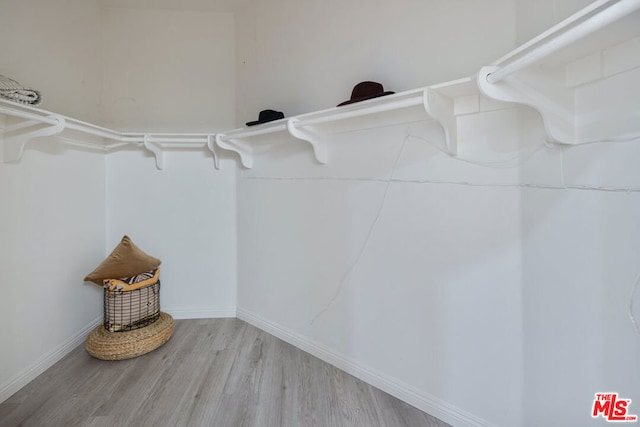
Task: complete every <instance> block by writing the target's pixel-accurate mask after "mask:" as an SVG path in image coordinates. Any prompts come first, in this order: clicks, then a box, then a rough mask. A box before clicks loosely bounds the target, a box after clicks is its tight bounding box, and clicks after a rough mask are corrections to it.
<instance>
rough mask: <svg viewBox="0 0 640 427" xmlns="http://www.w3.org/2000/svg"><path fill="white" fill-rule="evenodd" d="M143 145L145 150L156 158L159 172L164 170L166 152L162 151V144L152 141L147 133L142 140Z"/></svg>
mask: <svg viewBox="0 0 640 427" xmlns="http://www.w3.org/2000/svg"><path fill="white" fill-rule="evenodd" d="M142 145H144V148H146V149H147V150H149V151H151V153H152V154H153V156H154V157H155V158H156V168H158V170H163V169H164V151H162V146H160V144H158V143H156V142H153V141H151V137H150V136H149V134H148V133H145V134H144V136H143V139H142Z"/></svg>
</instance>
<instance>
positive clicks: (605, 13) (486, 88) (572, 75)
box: [477, 0, 640, 144]
mask: <svg viewBox="0 0 640 427" xmlns="http://www.w3.org/2000/svg"><path fill="white" fill-rule="evenodd" d="M639 79H640V0H599V1H595V2H593V3H592V4H590V5H589V6H587V7H586V8H584V9H582V10H581V11H579V12H578V13H576V14H574V15H572V16H570V17H569V18H567V19H565V20H564V21H562V22H560V23H559V24H557V25H556V26H554V27H552V28H550V29H549V30H547V31H545V32H544V33H542V34H540V35H539V36H537V37H535V38H533V39H532V40H530V41H529V42H527V43H525V44H524V45H522V46H520V47H519V48H517V49H515V50H514V51H512V52H511V53H509V54H508V55H506V56H504V57H502V58H501V59H499V60H498V61H496V62H495V63H494V64H493V65H492V66H487V67H484V68H482V69H481V70H480V72H479V73H478V76H477V80H478V87H479V88H480V90H481V91H482V92H483V93H484V94H486V95H487V96H489V97H491V98H494V99H497V100H501V101H506V102H514V103H518V104H523V105H528V106H530V107H533V108H534V109H536V110H537V111H538V112H539V113H540V114H541V116H542V119H543V122H544V126H545V131H546V133H547V136H548V139H549V140H550V141H553V142H559V143H564V144H581V143H589V142H597V141H605V140H631V139H636V138H639V137H640V120H639V119H640V117H639V105H640V103H639V101H638V100H639V99H640V84H638V80H639Z"/></svg>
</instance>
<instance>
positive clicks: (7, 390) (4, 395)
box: [0, 315, 102, 403]
mask: <svg viewBox="0 0 640 427" xmlns="http://www.w3.org/2000/svg"><path fill="white" fill-rule="evenodd" d="M100 323H102V315H100V316H99V317H98V318H96V319H95V320H94V321H92V322H91V323H90V324H89V325H88V326H85V327H84V328H82V329H81V330H80V331H78V332H77V333H76V334H74V335H73V336H72V337H71V338H69V339H67V340H66V341H65V342H63V343H62V344H60V345H59V346H58V347H56V348H54V349H53V350H51V351H50V352H48V353H46V354H45V355H43V356H42V357H40V358H39V359H38V360H36V361H35V362H34V363H33V364H31V366H29V367H27V368H26V369H25V370H23V371H22V372H19V373H18V374H17V375H15V376H14V377H13V378H12V379H10V380H9V381H7V382H6V383H5V384H0V403H2V402H4V401H5V400H7V399H8V398H9V397H11V396H12V395H13V394H14V393H15V392H17V391H18V390H20V389H21V388H22V387H24V386H26V385H27V384H29V383H30V382H31V381H33V380H34V379H35V378H36V377H37V376H38V375H40V374H41V373H43V372H44V371H46V370H47V369H49V368H50V367H51V366H53V365H54V364H55V363H56V362H57V361H59V360H60V359H62V358H63V357H64V356H66V355H67V354H69V353H70V352H71V350H73V349H74V348H76V347H77V346H78V345H80V344H81V343H83V342H84V340H85V339H86V338H87V335H89V332H91V330H93V328H95V327H96V326H98V325H99V324H100Z"/></svg>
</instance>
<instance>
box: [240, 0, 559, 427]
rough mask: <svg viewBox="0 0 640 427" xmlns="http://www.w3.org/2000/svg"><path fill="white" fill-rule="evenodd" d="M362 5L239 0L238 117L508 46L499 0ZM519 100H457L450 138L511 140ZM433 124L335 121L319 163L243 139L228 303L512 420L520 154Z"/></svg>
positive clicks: (465, 407)
mask: <svg viewBox="0 0 640 427" xmlns="http://www.w3.org/2000/svg"><path fill="white" fill-rule="evenodd" d="M369 6H370V7H363V4H362V3H361V2H360V3H358V4H353V3H349V4H345V2H330V4H324V3H323V4H319V3H313V2H310V1H306V2H293V1H278V2H276V4H275V5H274V4H273V3H271V4H269V7H267V5H262V4H259V2H256V4H251V7H250V8H249V9H248V10H247V11H246V14H241V15H239V17H238V27H237V28H238V32H239V35H238V38H237V40H238V119H239V120H241V119H242V121H245V120H249V119H250V118H251V117H252V115H253V116H255V115H257V111H259V110H260V109H263V108H269V107H270V108H275V109H280V110H283V111H284V112H285V113H286V114H287V115H293V114H298V113H302V112H306V111H311V110H314V109H321V108H327V107H331V106H335V105H336V104H337V103H338V102H340V101H342V100H345V99H348V98H349V95H350V92H351V88H352V87H353V85H354V84H355V83H357V82H359V81H362V80H369V79H372V80H377V81H380V82H382V83H384V85H385V87H386V88H387V89H389V90H396V91H400V90H406V89H411V88H414V87H419V86H424V85H427V84H431V83H437V82H440V81H447V80H453V79H456V78H459V77H463V76H468V75H472V74H473V73H474V72H476V71H477V70H478V69H479V67H480V66H482V65H485V64H488V63H490V62H491V61H492V60H494V59H496V58H497V57H499V56H501V55H502V54H503V53H505V52H507V51H508V50H510V49H511V48H513V47H514V41H515V26H514V25H515V24H514V16H515V11H514V9H513V4H512V3H511V2H507V1H492V2H482V3H480V2H477V3H474V2H450V1H447V2H438V1H430V2H413V1H401V2H393V3H391V2H376V3H375V4H374V5H369ZM478 34H483V37H478ZM436 35H437V37H435V36H436ZM525 113H526V112H525ZM525 113H523V114H525ZM518 114H519V113H518V112H517V111H501V112H496V113H487V114H486V115H484V117H483V118H482V120H478V119H477V118H475V117H467V118H462V119H461V121H462V122H463V123H464V126H463V128H462V130H461V137H462V138H463V139H465V141H466V143H465V144H464V145H463V146H462V147H461V153H463V154H464V155H465V156H467V158H469V159H477V160H485V159H486V160H491V161H493V160H495V159H496V157H498V159H506V158H508V157H511V156H513V155H522V153H521V152H519V151H518V147H519V142H518V133H517V126H516V125H514V123H517V118H518ZM486 123H490V124H491V126H486ZM496 124H497V125H498V127H496V126H494V125H496ZM483 126H484V128H483ZM496 129H497V130H496ZM483 131H487V132H488V133H483ZM407 132H409V133H411V134H412V135H413V137H411V138H409V139H405V136H406V135H407ZM442 141H443V133H442V129H440V128H439V127H437V126H436V127H434V126H433V124H429V123H427V122H426V121H425V122H416V123H411V124H408V125H402V126H394V127H387V128H374V129H371V130H368V131H361V132H351V133H345V134H340V135H332V136H331V138H330V142H329V164H328V165H326V166H319V165H317V164H316V163H315V161H314V160H313V159H312V157H311V155H310V150H309V148H308V147H305V146H304V145H301V144H300V143H295V142H292V143H287V142H286V141H279V142H280V143H281V146H279V147H272V149H271V150H269V151H266V152H262V153H260V154H259V155H257V157H256V159H255V163H256V164H255V166H254V168H253V169H252V170H249V171H243V172H242V174H241V178H240V179H239V182H238V248H239V258H238V263H239V264H238V272H239V273H238V310H239V315H240V316H241V317H242V318H245V319H247V320H249V321H251V322H253V323H255V324H257V325H259V326H261V327H265V328H267V329H268V330H269V331H271V332H274V333H276V334H277V335H279V336H281V337H283V338H285V339H287V340H289V341H291V342H294V343H296V344H297V345H300V346H301V347H303V348H305V349H308V350H311V351H313V352H314V353H315V354H317V355H320V356H321V357H324V358H325V359H326V360H329V361H331V362H332V363H335V364H337V365H338V366H340V367H343V368H345V369H347V370H348V371H350V372H353V373H354V374H356V375H358V376H360V377H361V378H364V379H366V380H367V381H370V382H372V383H373V384H375V385H377V386H380V387H382V388H383V389H385V390H387V391H390V392H392V393H394V394H396V395H397V396H400V397H402V398H403V399H405V400H407V401H409V402H410V403H412V404H414V405H417V406H419V407H421V408H422V409H425V410H428V411H429V412H431V413H433V414H434V415H436V416H440V417H442V418H443V419H444V420H446V421H449V422H453V423H456V424H459V425H462V423H469V424H471V423H484V422H488V423H495V424H496V425H505V426H507V425H509V426H514V425H521V424H522V417H523V409H522V405H523V401H522V390H523V377H524V374H523V366H522V364H523V354H522V351H523V345H524V342H523V335H522V332H523V312H522V307H523V303H522V276H521V267H522V266H521V260H522V254H521V244H522V242H521V218H520V215H521V213H520V191H519V189H518V187H512V188H509V187H506V188H505V187H503V186H502V185H504V184H510V185H514V184H517V183H519V182H520V176H519V171H518V170H517V168H506V169H495V168H493V169H492V168H483V167H479V166H474V165H471V164H468V163H464V162H460V161H457V160H452V159H451V158H449V157H448V156H446V155H444V154H442V153H441V152H440V151H438V149H437V148H440V147H442ZM432 144H433V145H432ZM524 146H525V148H527V147H528V148H534V147H529V146H527V145H526V144H525V145H524ZM400 153H401V155H400V159H399V161H398V163H397V165H396V164H395V163H396V158H397V157H398V155H399V154H400ZM461 155H462V154H461ZM548 155H549V154H548V153H538V157H540V158H541V159H542V160H544V159H546V156H548ZM391 176H393V182H392V183H390V184H388V180H389V179H390V178H391ZM497 396H499V397H500V398H499V399H498V398H497Z"/></svg>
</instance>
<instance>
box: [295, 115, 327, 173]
mask: <svg viewBox="0 0 640 427" xmlns="http://www.w3.org/2000/svg"><path fill="white" fill-rule="evenodd" d="M299 122H300V120H299V119H297V118H295V117H290V118H289V119H288V120H287V130H288V131H289V133H290V134H291V136H293V137H294V138H297V139H299V140H301V141H305V142H308V143H309V144H311V146H312V147H313V156H314V157H315V159H316V160H317V161H318V163H322V164H323V165H324V164H326V163H327V143H326V140H325V139H324V138H323V135H322V134H320V133H319V132H313V131H311V130H310V129H303V128H300V127H297V126H296V124H297V123H299Z"/></svg>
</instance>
